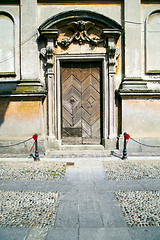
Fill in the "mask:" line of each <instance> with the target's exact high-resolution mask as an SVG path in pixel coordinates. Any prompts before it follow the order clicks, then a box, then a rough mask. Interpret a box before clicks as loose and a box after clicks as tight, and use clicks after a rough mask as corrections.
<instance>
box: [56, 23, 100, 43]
mask: <svg viewBox="0 0 160 240" xmlns="http://www.w3.org/2000/svg"><path fill="white" fill-rule="evenodd" d="M68 27H69V28H70V29H71V30H72V31H73V32H74V34H73V35H72V36H71V37H70V38H63V39H62V40H61V41H58V42H57V44H58V45H60V46H61V47H63V48H67V47H68V46H69V45H70V44H71V43H72V42H73V41H76V42H78V43H79V45H82V44H83V43H84V42H86V41H87V42H89V43H90V44H92V45H94V46H98V45H99V44H100V43H102V42H104V39H100V38H98V37H90V36H89V34H88V30H89V29H90V28H91V27H95V24H94V23H92V22H89V21H83V20H80V21H77V22H72V23H69V24H68Z"/></svg>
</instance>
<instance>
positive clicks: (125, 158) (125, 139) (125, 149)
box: [122, 132, 130, 160]
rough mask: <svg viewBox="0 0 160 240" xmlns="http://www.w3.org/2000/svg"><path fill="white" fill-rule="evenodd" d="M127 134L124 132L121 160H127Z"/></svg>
mask: <svg viewBox="0 0 160 240" xmlns="http://www.w3.org/2000/svg"><path fill="white" fill-rule="evenodd" d="M129 138H130V136H129V134H127V133H126V132H125V133H124V147H123V156H122V159H123V160H127V143H128V141H129Z"/></svg>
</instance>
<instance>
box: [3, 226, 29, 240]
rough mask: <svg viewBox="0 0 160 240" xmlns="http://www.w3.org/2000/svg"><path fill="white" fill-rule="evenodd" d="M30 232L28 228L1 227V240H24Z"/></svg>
mask: <svg viewBox="0 0 160 240" xmlns="http://www.w3.org/2000/svg"><path fill="white" fill-rule="evenodd" d="M28 233H29V229H27V228H14V227H7V228H6V227H5V228H4V227H0V239H1V240H22V239H26V237H27V235H28Z"/></svg>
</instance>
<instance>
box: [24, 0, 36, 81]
mask: <svg viewBox="0 0 160 240" xmlns="http://www.w3.org/2000/svg"><path fill="white" fill-rule="evenodd" d="M21 4H22V5H21V38H22V44H21V51H22V53H21V61H22V62H21V67H22V69H21V72H22V79H37V78H38V46H37V36H38V34H37V28H38V26H37V1H35V0H25V1H21Z"/></svg>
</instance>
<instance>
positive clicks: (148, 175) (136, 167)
mask: <svg viewBox="0 0 160 240" xmlns="http://www.w3.org/2000/svg"><path fill="white" fill-rule="evenodd" d="M103 165H104V168H105V171H106V173H107V175H108V180H132V179H158V178H160V160H140V161H137V160H126V161H123V160H116V161H113V160H111V161H107V162H103Z"/></svg>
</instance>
